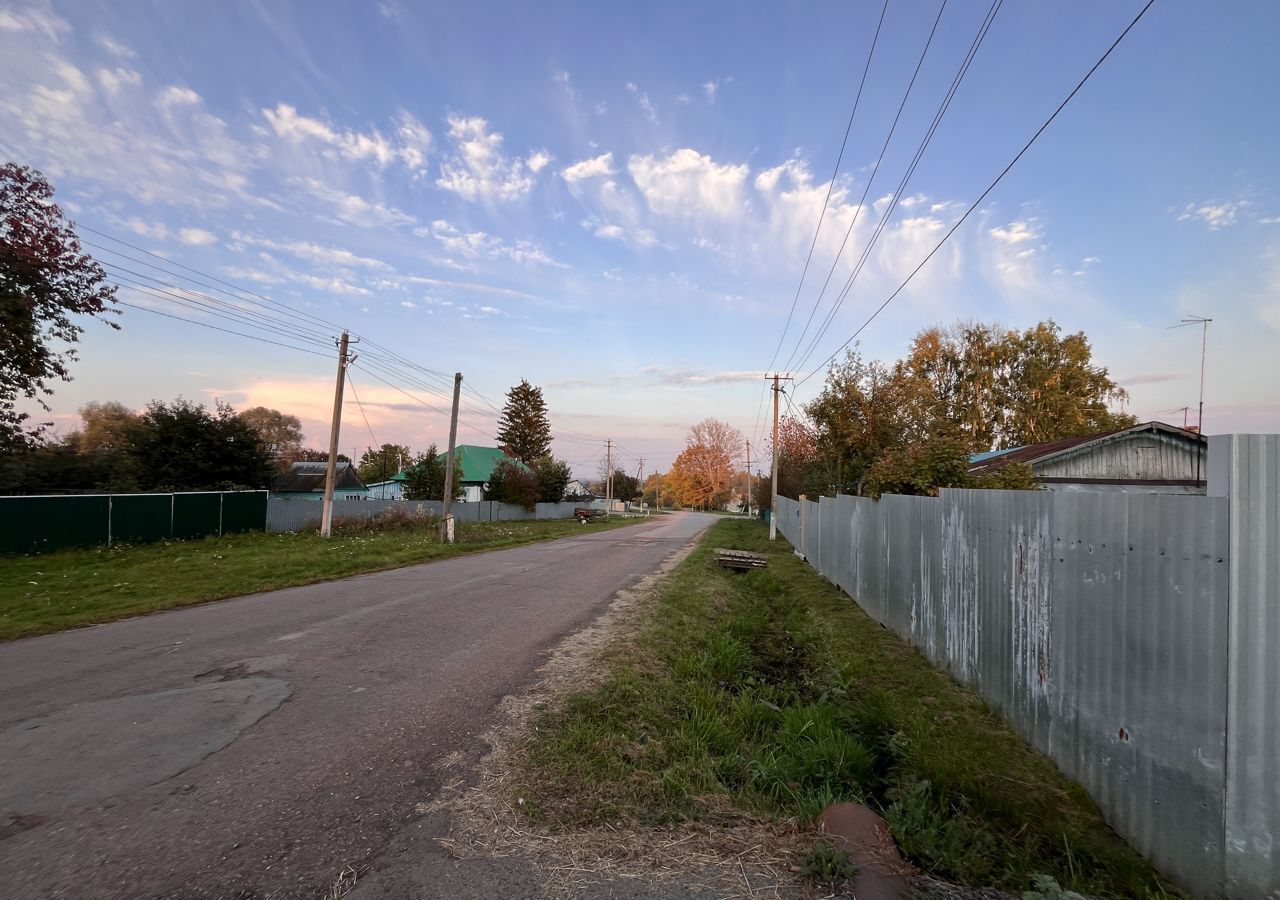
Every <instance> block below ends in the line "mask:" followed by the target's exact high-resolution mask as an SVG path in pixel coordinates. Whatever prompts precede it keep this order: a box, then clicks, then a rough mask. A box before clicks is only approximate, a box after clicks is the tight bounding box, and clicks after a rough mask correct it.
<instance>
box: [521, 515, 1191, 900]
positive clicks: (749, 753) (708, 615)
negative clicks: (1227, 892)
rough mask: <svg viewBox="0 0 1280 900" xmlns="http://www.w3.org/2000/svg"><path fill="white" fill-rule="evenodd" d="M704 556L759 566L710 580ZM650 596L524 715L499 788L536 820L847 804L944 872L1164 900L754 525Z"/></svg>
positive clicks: (1051, 770)
mask: <svg viewBox="0 0 1280 900" xmlns="http://www.w3.org/2000/svg"><path fill="white" fill-rule="evenodd" d="M716 546H724V547H735V548H739V549H744V550H754V551H757V552H761V553H765V554H767V555H768V557H769V568H768V569H764V570H758V571H752V572H748V573H746V574H734V573H730V572H728V571H726V570H723V569H720V568H719V567H718V566H716V564H715V562H714V560H713V559H712V557H711V550H712V548H714V547H716ZM654 604H655V605H654V607H653V609H652V611H651V614H650V615H649V616H648V617H647V618H646V620H645V623H644V624H643V625H642V626H641V627H640V629H639V631H638V633H637V634H636V636H635V637H634V639H630V640H629V641H628V642H627V643H626V644H625V645H623V646H621V647H616V648H614V650H613V652H612V654H611V655H610V656H609V657H608V663H607V667H608V672H607V674H606V675H605V676H604V677H603V679H602V680H601V682H600V683H599V684H598V685H596V686H594V687H592V688H590V689H588V690H584V691H581V692H578V693H575V694H572V695H570V696H569V697H568V698H567V699H566V701H565V702H564V703H563V704H561V705H559V706H556V707H555V708H552V709H549V710H547V711H545V712H543V713H542V714H541V715H540V717H539V718H538V719H537V720H536V722H535V723H534V724H535V728H534V729H532V736H531V738H530V742H529V744H528V746H527V748H526V750H525V753H524V754H523V761H522V763H521V765H520V768H519V771H517V772H516V773H515V781H514V784H515V786H516V789H517V790H518V792H519V796H521V797H522V798H525V799H524V800H523V806H522V808H523V809H524V810H525V814H526V815H527V816H529V817H530V818H531V819H532V820H534V821H535V822H538V823H540V824H541V825H542V826H544V827H550V828H552V829H574V828H582V827H584V826H595V825H602V824H604V823H615V824H616V823H618V822H630V823H638V824H643V825H654V826H657V825H665V824H669V823H673V822H682V821H699V822H725V823H726V824H728V823H731V822H732V820H733V818H734V816H735V815H738V814H747V815H757V816H758V815H765V816H768V817H772V818H776V819H784V820H785V819H793V820H800V821H805V822H807V821H810V820H811V819H812V818H813V817H814V816H816V814H817V813H818V812H820V811H821V810H822V809H823V808H825V807H826V806H827V805H828V804H830V803H833V802H836V801H841V800H853V801H858V802H863V803H867V804H869V805H871V806H872V807H874V808H876V809H878V810H880V811H881V812H882V814H883V815H884V816H885V818H886V819H887V820H888V822H889V825H890V828H891V829H892V831H893V834H894V837H895V839H896V840H897V841H898V843H899V845H900V846H901V848H902V850H903V852H904V853H905V854H906V856H907V857H908V858H909V859H911V860H912V861H913V862H914V863H915V864H916V865H917V866H919V867H920V868H921V869H923V870H925V871H926V872H929V873H931V874H933V875H935V876H937V877H940V878H944V879H947V880H949V881H953V882H958V883H961V884H966V885H971V886H975V887H977V886H991V887H999V888H1003V889H1006V890H1014V891H1017V890H1025V889H1029V888H1031V887H1032V886H1033V879H1034V876H1035V875H1037V874H1043V875H1048V876H1052V877H1053V878H1055V879H1057V881H1058V883H1060V884H1061V885H1063V886H1064V887H1066V888H1068V889H1071V890H1076V891H1080V892H1082V893H1086V894H1090V895H1097V896H1109V897H1148V896H1165V895H1175V894H1176V892H1174V891H1173V890H1172V888H1171V887H1170V886H1169V885H1168V884H1167V883H1166V882H1165V881H1164V880H1163V879H1161V878H1160V876H1159V875H1158V874H1157V873H1156V872H1155V871H1154V870H1153V869H1152V867H1151V866H1150V865H1149V864H1148V863H1147V862H1146V861H1145V860H1144V859H1143V858H1142V857H1141V856H1140V855H1139V854H1138V853H1137V852H1136V851H1134V850H1133V849H1132V848H1130V847H1129V846H1128V845H1127V844H1125V843H1124V842H1123V841H1122V840H1121V839H1120V838H1119V837H1117V836H1116V835H1115V834H1114V833H1113V832H1112V831H1111V829H1110V828H1109V827H1108V826H1107V825H1106V824H1105V823H1104V822H1103V820H1102V817H1101V815H1100V814H1099V812H1098V809H1097V807H1096V806H1095V805H1094V803H1093V802H1092V801H1091V800H1090V798H1089V797H1088V795H1087V794H1086V793H1085V791H1084V789H1083V788H1081V787H1080V786H1079V785H1076V784H1074V783H1073V782H1071V781H1069V780H1068V779H1067V778H1066V777H1064V776H1063V775H1062V774H1061V773H1060V772H1059V771H1058V769H1057V768H1056V767H1055V766H1054V764H1053V763H1052V761H1050V760H1049V759H1047V758H1046V757H1044V756H1042V755H1041V754H1039V753H1038V752H1036V751H1035V750H1034V749H1032V748H1031V747H1030V746H1028V745H1027V744H1026V743H1025V742H1024V741H1023V740H1022V739H1021V738H1019V737H1018V736H1017V734H1016V733H1015V732H1014V731H1013V730H1012V729H1011V728H1010V727H1009V726H1008V725H1007V724H1006V723H1005V722H1004V721H1003V720H1002V719H1001V718H1000V716H999V715H998V714H997V713H995V712H994V711H993V710H992V709H991V708H990V707H988V706H987V704H986V703H984V702H983V700H982V699H981V698H980V697H978V696H977V695H976V694H974V693H972V692H970V691H968V690H965V689H963V688H960V687H959V686H957V685H956V684H955V683H954V682H952V681H951V680H950V679H949V678H947V677H946V676H945V675H943V674H942V673H940V672H939V671H937V670H936V669H934V668H933V667H932V666H931V665H930V664H929V663H928V662H927V661H926V660H925V659H924V658H923V657H922V656H921V655H920V654H919V653H917V652H916V651H915V650H914V649H913V648H912V647H911V646H909V645H908V644H906V643H904V642H903V641H901V640H899V639H898V638H897V637H896V636H895V635H894V634H893V633H892V632H890V631H888V630H887V629H884V628H882V627H880V626H879V625H878V624H876V623H875V622H873V621H872V620H871V619H870V618H869V617H868V616H867V615H866V614H865V613H863V612H862V611H861V610H860V609H859V608H858V607H857V605H856V604H854V603H853V602H852V601H850V600H849V598H848V597H846V596H845V595H843V594H842V593H840V592H839V590H838V589H836V588H835V587H834V586H832V585H831V584H829V583H828V582H826V581H825V580H824V579H822V578H821V577H820V576H819V575H817V574H816V573H815V572H813V570H812V569H810V568H809V567H808V565H807V564H806V563H804V562H803V561H802V560H800V559H798V558H796V557H795V556H794V555H793V554H792V553H791V548H790V547H789V546H788V545H787V544H786V543H785V542H784V541H778V542H777V543H775V544H770V543H769V541H768V539H767V531H766V529H765V528H764V527H763V526H761V525H760V524H758V523H753V522H735V521H722V522H719V523H717V524H716V525H715V526H713V528H712V529H711V530H710V532H709V533H708V535H707V536H706V537H705V538H704V539H703V541H702V542H701V545H700V546H699V548H698V549H697V550H695V551H694V553H692V554H691V555H690V556H689V558H688V559H686V560H685V561H684V562H683V563H682V564H681V565H680V566H679V567H678V568H677V569H676V570H675V571H674V572H673V573H672V574H671V575H670V577H669V578H667V579H666V581H665V582H664V583H663V584H662V585H660V586H659V588H658V590H657V595H656V599H655V601H654Z"/></svg>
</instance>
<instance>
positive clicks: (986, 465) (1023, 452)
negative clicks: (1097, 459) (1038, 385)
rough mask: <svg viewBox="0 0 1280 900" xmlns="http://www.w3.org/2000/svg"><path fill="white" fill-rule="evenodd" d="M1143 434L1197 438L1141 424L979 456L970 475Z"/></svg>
mask: <svg viewBox="0 0 1280 900" xmlns="http://www.w3.org/2000/svg"><path fill="white" fill-rule="evenodd" d="M1143 431H1163V432H1165V433H1166V434H1178V435H1182V436H1185V437H1187V438H1188V439H1191V440H1194V439H1195V437H1196V435H1195V434H1194V433H1193V432H1190V431H1187V430H1186V429H1184V428H1178V427H1177V426H1175V425H1169V424H1166V423H1165V422H1142V423H1140V424H1138V425H1133V426H1130V427H1129V428H1117V429H1115V430H1113V431H1101V432H1099V433H1097V434H1086V435H1083V436H1081V437H1072V438H1062V439H1061V440H1057V441H1046V442H1045V443H1043V444H1028V445H1026V446H1025V447H1015V448H1014V449H1012V450H998V451H994V452H993V453H991V454H986V455H983V454H979V456H983V459H980V460H975V459H974V458H973V457H970V459H969V462H970V463H971V464H972V465H970V467H969V473H970V474H971V475H982V474H985V473H987V472H994V471H995V470H996V469H999V468H1002V467H1004V466H1007V465H1009V464H1010V463H1015V462H1025V463H1037V462H1041V461H1043V460H1045V459H1048V458H1049V457H1052V456H1057V455H1058V454H1060V453H1065V452H1067V451H1068V450H1075V449H1077V448H1079V447H1083V446H1085V445H1086V444H1092V443H1094V442H1100V441H1105V440H1108V439H1111V438H1115V437H1118V436H1119V435H1122V434H1138V433H1140V432H1143Z"/></svg>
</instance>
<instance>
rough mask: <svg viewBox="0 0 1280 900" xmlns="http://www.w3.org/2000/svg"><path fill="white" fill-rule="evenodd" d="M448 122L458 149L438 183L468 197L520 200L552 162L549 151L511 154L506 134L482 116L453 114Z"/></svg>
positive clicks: (490, 200) (444, 168)
mask: <svg viewBox="0 0 1280 900" xmlns="http://www.w3.org/2000/svg"><path fill="white" fill-rule="evenodd" d="M448 122H449V132H448V136H449V140H450V141H451V142H452V144H453V147H454V152H453V154H452V155H451V156H449V157H448V158H447V159H446V160H444V162H442V163H441V164H440V177H439V178H437V179H436V185H437V186H439V187H441V188H443V189H444V190H446V191H451V192H453V193H455V194H457V195H458V196H460V197H462V198H464V199H466V200H482V201H485V202H494V201H509V200H518V199H520V198H521V197H524V196H525V195H526V194H528V193H529V191H531V190H533V184H534V179H533V176H534V175H536V174H537V173H538V172H540V171H541V170H542V169H543V168H544V167H545V166H546V165H547V164H548V163H550V161H551V156H550V154H548V153H547V152H546V151H545V150H540V151H535V152H533V153H531V154H530V155H529V157H528V158H527V159H521V158H511V157H509V156H507V154H506V153H505V151H504V150H503V147H502V144H503V139H502V135H501V134H499V133H498V132H496V131H491V130H490V129H489V123H488V122H487V121H486V120H485V119H482V118H480V117H479V116H471V117H464V116H457V115H452V114H451V115H450V116H449V117H448Z"/></svg>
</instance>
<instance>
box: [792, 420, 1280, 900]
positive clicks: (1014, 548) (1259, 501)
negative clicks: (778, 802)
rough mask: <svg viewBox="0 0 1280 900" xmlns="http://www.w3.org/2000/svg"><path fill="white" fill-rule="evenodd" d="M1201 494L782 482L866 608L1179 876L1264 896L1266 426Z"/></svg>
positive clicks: (797, 525)
mask: <svg viewBox="0 0 1280 900" xmlns="http://www.w3.org/2000/svg"><path fill="white" fill-rule="evenodd" d="M1209 460H1210V461H1209V483H1208V488H1209V490H1208V494H1209V496H1206V497H1195V496H1172V495H1169V496H1164V495H1152V494H1110V493H1057V492H1021V491H967V490H944V491H943V492H942V494H941V496H939V497H936V498H934V497H898V496H885V497H883V498H882V499H881V500H880V501H879V502H876V501H873V500H870V499H867V498H862V497H843V496H840V497H823V498H821V499H820V500H819V501H818V502H813V501H808V500H800V501H796V500H789V499H787V498H785V497H779V498H778V510H777V514H778V527H779V529H780V530H781V531H782V533H783V535H784V536H786V538H787V539H788V540H789V541H790V542H791V543H792V544H793V545H794V546H795V547H796V548H797V550H798V552H801V553H803V554H804V556H805V558H806V559H807V560H808V561H809V563H810V564H811V565H812V566H813V567H814V568H815V569H817V570H818V571H819V572H820V573H821V574H822V575H824V576H825V577H826V578H827V579H828V580H830V581H833V582H834V583H835V584H837V585H838V586H839V587H840V588H842V589H843V590H844V591H845V592H846V593H848V594H849V595H850V596H851V597H853V598H854V599H855V600H856V601H857V602H858V604H859V605H860V606H861V607H862V608H863V609H864V610H865V611H866V612H867V613H868V614H869V615H871V616H872V617H873V618H875V619H876V620H877V621H879V622H881V623H882V624H883V625H885V626H886V627H888V628H891V629H893V630H894V631H895V632H897V633H898V634H899V635H900V636H901V637H903V638H904V639H906V640H909V641H910V642H911V643H912V644H914V645H915V646H916V647H918V648H919V649H920V650H921V651H923V652H924V654H925V655H926V656H927V657H928V658H929V659H930V660H931V661H932V662H933V663H934V664H936V665H938V666H941V667H943V668H945V669H946V670H948V671H949V672H950V673H951V675H952V676H953V677H954V678H956V680H958V681H960V682H962V683H964V684H967V685H969V686H971V687H973V688H974V689H975V690H977V691H978V692H980V693H981V694H982V695H983V696H984V697H986V698H987V699H988V700H989V701H991V702H992V703H993V704H994V705H995V706H996V707H998V708H999V709H1000V710H1001V712H1002V713H1003V714H1004V715H1005V717H1006V718H1008V719H1009V720H1010V721H1011V722H1012V723H1013V725H1014V727H1016V728H1017V729H1018V730H1019V731H1020V732H1021V733H1022V734H1023V735H1024V736H1025V737H1026V738H1027V739H1028V740H1030V741H1031V742H1032V743H1033V744H1034V745H1035V746H1036V747H1038V748H1039V749H1040V750H1041V751H1043V752H1045V753H1047V754H1048V755H1049V756H1050V757H1052V758H1053V759H1054V760H1055V761H1056V762H1057V763H1058V765H1059V766H1060V767H1061V768H1062V769H1063V771H1065V772H1066V773H1067V774H1068V775H1069V776H1071V777H1072V778H1074V779H1075V780H1077V781H1079V782H1080V783H1082V784H1083V785H1084V786H1085V787H1086V788H1087V789H1088V790H1089V792H1090V793H1091V794H1092V795H1093V797H1094V799H1095V800H1096V801H1097V802H1098V804H1099V806H1100V807H1101V808H1102V811H1103V813H1104V815H1105V816H1106V817H1107V819H1108V821H1109V822H1110V824H1111V825H1112V827H1114V828H1115V829H1116V831H1118V832H1119V833H1120V834H1121V835H1123V836H1124V837H1125V838H1126V839H1127V840H1129V842H1130V843H1131V844H1133V845H1134V846H1135V847H1137V848H1138V849H1139V850H1140V851H1142V852H1143V853H1145V854H1146V855H1147V856H1148V857H1149V858H1150V859H1151V860H1152V861H1153V862H1154V863H1155V864H1156V865H1157V866H1159V867H1160V868H1161V869H1162V870H1163V871H1165V872H1166V873H1168V874H1169V876H1170V877H1172V878H1174V879H1175V880H1176V881H1178V882H1179V883H1180V884H1181V885H1182V886H1183V887H1185V888H1186V889H1187V890H1189V891H1192V892H1194V893H1195V894H1198V895H1204V896H1214V897H1229V898H1245V897H1259V896H1278V895H1280V853H1277V852H1276V851H1275V849H1274V846H1275V845H1274V843H1273V841H1274V840H1275V839H1274V838H1273V835H1277V834H1280V752H1278V751H1277V749H1276V748H1277V747H1280V703H1277V701H1276V699H1275V698H1276V690H1277V685H1280V436H1278V435H1226V436H1222V437H1214V438H1211V439H1210V449H1209Z"/></svg>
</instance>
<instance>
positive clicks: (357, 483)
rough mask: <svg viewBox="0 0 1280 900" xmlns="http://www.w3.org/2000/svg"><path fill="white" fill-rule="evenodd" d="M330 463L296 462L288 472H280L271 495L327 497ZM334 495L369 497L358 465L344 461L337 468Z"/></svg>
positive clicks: (307, 497) (357, 497) (321, 498)
mask: <svg viewBox="0 0 1280 900" xmlns="http://www.w3.org/2000/svg"><path fill="white" fill-rule="evenodd" d="M328 465H329V464H328V463H323V462H296V463H294V464H293V465H291V466H290V467H289V470H288V471H287V472H284V473H283V474H281V475H277V476H276V478H275V481H273V482H272V484H271V496H273V497H283V498H292V499H300V500H323V499H324V479H325V474H326V470H327V469H328ZM333 499H335V500H367V499H369V489H368V488H367V487H365V485H364V482H363V481H361V480H360V476H359V475H358V474H356V467H355V466H354V465H352V464H351V463H349V462H340V463H338V464H337V468H336V469H335V471H334V479H333Z"/></svg>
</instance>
